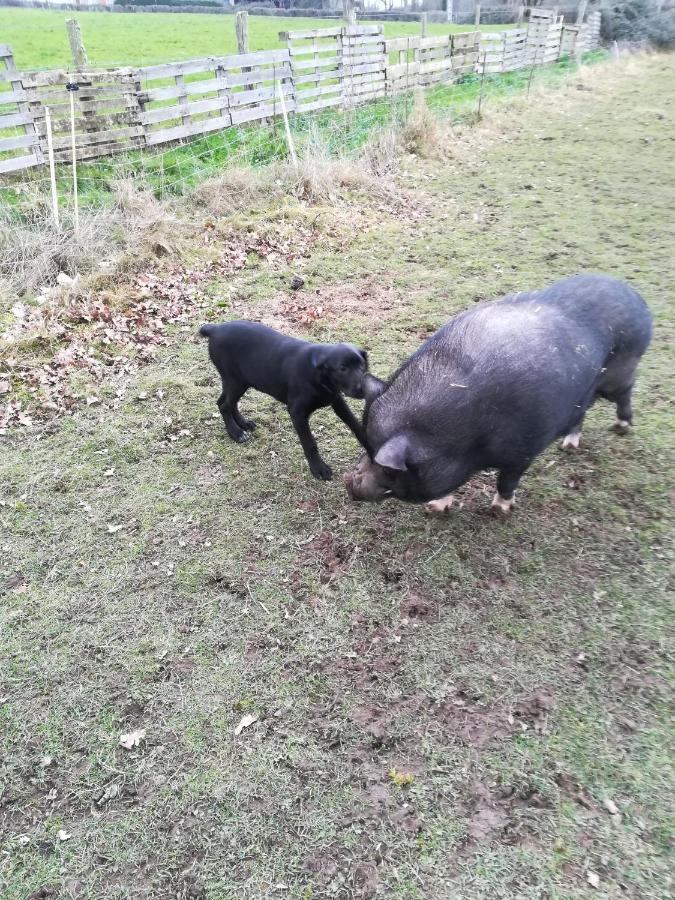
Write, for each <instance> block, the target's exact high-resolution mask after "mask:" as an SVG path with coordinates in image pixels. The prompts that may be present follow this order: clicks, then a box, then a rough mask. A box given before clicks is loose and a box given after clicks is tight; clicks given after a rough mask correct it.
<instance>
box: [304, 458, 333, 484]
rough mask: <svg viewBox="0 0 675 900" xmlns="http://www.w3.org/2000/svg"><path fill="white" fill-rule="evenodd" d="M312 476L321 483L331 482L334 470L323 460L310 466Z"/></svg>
mask: <svg viewBox="0 0 675 900" xmlns="http://www.w3.org/2000/svg"><path fill="white" fill-rule="evenodd" d="M310 469H311V472H312V475H313V476H314V477H315V478H316V479H318V480H319V481H330V480H331V479H332V477H333V470H332V469H331V467H330V466H329V465H327V464H326V463H325V462H323V460H319V462H317V463H314V464H313V465H311V466H310Z"/></svg>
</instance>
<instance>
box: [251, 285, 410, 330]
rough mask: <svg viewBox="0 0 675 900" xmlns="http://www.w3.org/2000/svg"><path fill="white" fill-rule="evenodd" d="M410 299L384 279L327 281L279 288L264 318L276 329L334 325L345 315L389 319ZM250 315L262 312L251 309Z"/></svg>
mask: <svg viewBox="0 0 675 900" xmlns="http://www.w3.org/2000/svg"><path fill="white" fill-rule="evenodd" d="M406 303H407V298H404V297H402V296H401V295H400V294H399V292H398V291H397V290H396V288H394V287H392V285H391V284H389V283H387V281H386V280H384V279H377V278H374V277H370V278H359V279H354V280H348V281H342V282H338V283H337V284H324V285H322V286H321V287H319V288H316V290H314V291H312V292H310V291H307V290H290V291H288V292H286V291H279V292H278V293H277V294H274V295H273V296H272V297H271V298H270V302H269V304H266V306H265V310H264V312H263V313H262V316H261V319H260V320H261V321H262V322H264V323H265V324H266V325H270V326H272V327H273V328H279V327H284V326H286V327H287V326H288V325H289V323H290V324H291V325H295V326H300V327H301V328H311V326H312V325H314V323H316V322H327V323H329V324H333V323H335V322H339V321H343V320H344V319H345V318H354V319H366V320H368V322H372V321H373V318H374V317H376V318H377V320H378V321H388V320H390V319H393V318H395V317H396V316H398V315H399V313H400V311H401V309H403V308H404V307H405V305H406ZM247 310H248V312H247V314H248V315H251V316H253V317H255V316H256V314H258V313H259V309H258V307H257V306H256V307H252V308H247Z"/></svg>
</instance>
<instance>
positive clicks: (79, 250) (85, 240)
mask: <svg viewBox="0 0 675 900" xmlns="http://www.w3.org/2000/svg"><path fill="white" fill-rule="evenodd" d="M112 190H113V192H114V195H115V204H114V206H113V208H112V209H108V210H102V211H99V212H95V213H85V214H83V215H81V216H80V225H79V228H78V230H77V231H75V229H74V228H73V225H72V223H70V222H66V223H64V224H63V225H62V226H61V227H60V228H57V227H56V225H55V224H54V222H53V220H52V218H51V215H50V213H49V212H48V211H45V210H39V211H38V213H39V215H38V213H36V214H35V215H32V216H31V217H30V218H28V219H27V220H26V219H24V221H22V222H8V223H2V224H0V308H2V307H6V306H7V304H8V303H11V301H12V300H13V299H16V297H21V296H24V295H26V294H32V293H35V292H37V291H39V290H40V288H43V287H50V286H53V285H54V284H56V282H57V279H58V277H59V275H62V274H63V275H67V276H68V277H69V278H76V277H78V276H87V275H91V274H92V273H96V274H99V275H105V276H114V275H115V274H117V273H119V272H120V271H126V270H129V269H132V268H134V267H135V266H137V265H138V264H139V263H140V262H142V261H145V260H147V259H148V258H152V257H153V256H164V255H167V254H170V253H175V252H176V251H177V250H178V248H179V245H180V241H181V237H182V234H183V231H184V224H183V222H181V220H180V219H179V218H178V216H177V215H176V213H175V212H174V211H173V210H172V209H170V208H169V207H168V206H167V205H166V204H163V203H160V202H159V201H158V200H156V199H155V198H154V197H153V196H152V195H151V194H150V193H148V192H145V191H139V190H138V189H137V188H136V187H135V186H134V185H133V184H132V183H131V182H128V181H120V182H116V183H114V184H113V185H112Z"/></svg>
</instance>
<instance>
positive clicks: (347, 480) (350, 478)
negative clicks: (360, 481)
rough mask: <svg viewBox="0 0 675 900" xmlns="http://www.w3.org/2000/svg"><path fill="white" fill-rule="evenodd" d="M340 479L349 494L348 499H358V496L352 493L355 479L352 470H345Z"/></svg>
mask: <svg viewBox="0 0 675 900" xmlns="http://www.w3.org/2000/svg"><path fill="white" fill-rule="evenodd" d="M342 480H343V482H344V485H345V487H346V488H347V493H348V494H349V498H350V500H358V499H359V497H357V496H356V494H355V493H354V482H355V480H356V474H355V473H354V472H347V474H346V475H345V476H344V477H343V479H342Z"/></svg>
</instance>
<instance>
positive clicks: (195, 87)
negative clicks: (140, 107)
mask: <svg viewBox="0 0 675 900" xmlns="http://www.w3.org/2000/svg"><path fill="white" fill-rule="evenodd" d="M228 86H229V85H228V79H227V78H211V79H209V80H208V81H191V82H190V83H189V84H187V85H186V87H187V88H188V92H189V93H190V94H208V93H210V92H211V91H216V90H218V89H219V88H226V87H228ZM181 93H182V91H180V90H179V89H178V88H177V86H176V85H175V84H174V85H171V87H166V88H151V89H150V90H149V91H142V92H141V95H140V100H141V102H143V103H154V102H156V101H158V100H174V99H175V98H176V97H179V96H180V95H181Z"/></svg>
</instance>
